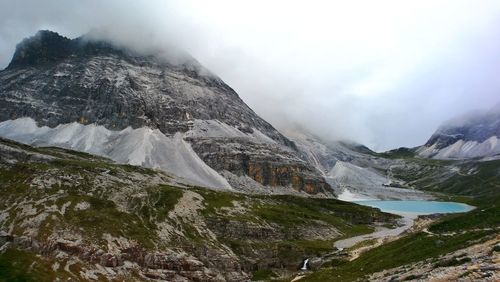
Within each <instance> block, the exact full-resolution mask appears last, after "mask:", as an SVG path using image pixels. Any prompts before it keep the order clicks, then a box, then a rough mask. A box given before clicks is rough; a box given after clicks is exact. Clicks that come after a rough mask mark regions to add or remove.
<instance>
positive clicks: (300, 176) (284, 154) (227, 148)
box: [188, 138, 331, 194]
mask: <svg viewBox="0 0 500 282" xmlns="http://www.w3.org/2000/svg"><path fill="white" fill-rule="evenodd" d="M188 140H189V141H190V142H191V144H192V147H193V149H194V150H195V151H196V152H197V153H198V155H199V156H200V157H201V158H202V160H203V161H204V162H205V163H207V164H208V165H209V166H211V167H212V168H214V169H215V170H218V171H224V170H227V171H230V172H232V173H234V174H236V175H238V176H242V175H248V176H250V177H251V178H252V179H253V180H255V181H256V182H258V183H260V184H262V185H265V186H272V187H273V186H274V187H276V186H278V187H292V188H293V189H295V190H297V191H302V192H306V193H309V194H317V193H326V194H330V193H331V188H330V186H329V185H328V184H327V183H326V181H325V179H324V178H323V177H321V176H320V175H319V174H318V171H317V170H316V169H314V168H313V167H311V165H310V164H309V163H307V162H306V161H304V160H302V159H300V158H299V157H297V155H296V154H295V153H294V151H292V150H291V149H285V148H283V147H281V146H279V145H277V144H268V143H252V142H248V141H244V140H241V139H230V138H224V139H223V138H210V139H207V138H203V139H202V138H199V139H188Z"/></svg>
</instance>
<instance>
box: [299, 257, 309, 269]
mask: <svg viewBox="0 0 500 282" xmlns="http://www.w3.org/2000/svg"><path fill="white" fill-rule="evenodd" d="M308 262H309V259H306V260H304V264H303V265H302V268H301V269H300V270H307V263H308Z"/></svg>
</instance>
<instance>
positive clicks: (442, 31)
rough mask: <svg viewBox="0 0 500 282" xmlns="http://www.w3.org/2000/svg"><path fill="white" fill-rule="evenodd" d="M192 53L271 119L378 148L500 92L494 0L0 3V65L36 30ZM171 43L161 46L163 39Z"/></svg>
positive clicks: (422, 136)
mask: <svg viewBox="0 0 500 282" xmlns="http://www.w3.org/2000/svg"><path fill="white" fill-rule="evenodd" d="M92 28H99V29H105V30H108V31H109V32H110V34H111V35H112V37H113V38H112V39H113V40H114V41H119V42H120V43H125V44H134V45H144V46H146V47H150V46H155V47H157V46H167V45H168V44H174V45H177V46H178V47H180V48H182V49H184V50H186V51H188V52H189V53H191V54H192V55H193V56H194V57H195V58H197V59H198V60H199V61H200V62H201V63H202V64H203V65H205V66H206V67H207V68H209V69H211V70H212V71H213V72H214V73H216V74H217V75H219V76H220V77H221V78H222V79H224V80H225V81H226V82H227V83H228V84H229V85H230V86H231V87H233V88H234V89H235V90H236V91H237V92H238V93H239V94H240V96H241V97H242V98H243V100H244V101H245V102H247V103H248V104H249V106H250V107H252V108H253V109H254V110H255V111H256V112H257V113H258V114H260V115H261V116H262V117H264V118H265V119H267V120H268V121H270V122H271V123H272V124H273V125H275V126H276V127H278V128H283V127H290V126H292V125H294V124H297V125H299V126H302V127H305V128H308V129H309V130H311V131H312V132H313V133H315V134H318V135H320V136H322V137H325V138H329V139H352V140H355V141H358V142H360V143H363V144H366V145H368V146H370V147H372V148H374V149H376V150H385V149H390V148H395V147H399V146H416V145H420V144H423V143H424V142H425V141H426V140H427V139H428V138H429V137H430V135H431V134H432V132H433V131H434V130H435V129H436V128H437V127H438V126H439V124H440V123H441V122H443V121H445V120H447V119H449V118H451V117H453V116H455V115H457V114H463V113H464V112H467V111H470V110H474V109H478V108H480V109H481V108H489V107H491V106H493V105H494V104H496V103H498V102H499V101H500V79H499V76H500V1H493V0H492V1H486V0H483V1H477V0H476V1H462V0H450V1H439V0H434V1H401V0H399V1H235V0H233V1H230V0H225V1H201V0H199V1H194V0H183V1H127V0H114V1H98V0H93V1H63V0H60V1H56V0H47V1H35V0H32V1H20V0H15V1H14V0H9V1H5V0H2V1H1V2H0V67H5V66H6V65H7V64H8V62H9V61H10V58H11V56H12V54H13V51H14V49H15V44H16V43H18V42H19V41H20V40H21V39H22V38H24V37H27V36H30V35H32V34H34V33H35V32H36V31H37V30H39V29H51V30H54V31H57V32H59V33H61V34H63V35H66V36H69V37H77V36H79V35H81V34H83V33H86V32H88V31H89V30H90V29H92ZM165 48H167V47H165Z"/></svg>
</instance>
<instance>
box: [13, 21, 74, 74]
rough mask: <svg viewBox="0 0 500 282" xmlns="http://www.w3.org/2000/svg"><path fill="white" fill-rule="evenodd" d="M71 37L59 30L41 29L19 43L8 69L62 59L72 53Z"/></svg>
mask: <svg viewBox="0 0 500 282" xmlns="http://www.w3.org/2000/svg"><path fill="white" fill-rule="evenodd" d="M71 49H72V46H71V39H69V38H67V37H64V36H61V35H59V34H58V33H57V32H53V31H49V30H40V31H38V32H37V33H36V34H35V35H34V36H32V37H29V38H25V39H24V40H23V41H22V42H21V43H19V44H17V46H16V51H15V53H14V57H13V58H12V61H11V62H10V64H9V66H8V67H7V68H8V69H12V68H16V67H25V66H33V65H37V64H43V63H49V62H54V61H57V60H60V59H61V58H64V57H66V56H68V55H69V54H70V53H71Z"/></svg>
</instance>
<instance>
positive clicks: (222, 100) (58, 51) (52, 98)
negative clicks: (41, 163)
mask: <svg viewBox="0 0 500 282" xmlns="http://www.w3.org/2000/svg"><path fill="white" fill-rule="evenodd" d="M0 108H1V109H2V111H0V122H1V121H5V120H9V119H16V118H21V117H30V118H33V119H34V120H35V121H36V122H37V123H38V125H39V126H44V125H46V126H49V127H55V126H57V125H59V124H65V123H71V122H75V121H77V122H79V123H82V124H91V123H95V124H97V125H103V126H105V127H106V128H108V129H110V130H121V129H124V128H126V127H129V126H131V127H132V128H139V127H144V126H147V127H150V128H153V129H159V130H160V131H161V132H162V133H164V134H165V135H167V136H168V135H172V134H174V133H176V132H182V133H185V132H187V131H189V130H190V129H191V128H192V127H193V124H194V122H195V121H196V120H217V121H220V122H222V123H224V124H226V125H229V126H230V127H232V128H234V129H237V130H239V131H240V132H243V133H246V134H253V133H254V131H255V130H258V131H259V134H260V133H262V134H264V135H265V136H267V137H268V138H269V139H270V140H272V141H273V142H268V143H274V144H267V145H266V144H258V143H257V142H256V141H255V140H244V139H240V140H237V141H235V140H230V141H227V142H226V141H225V140H220V138H219V139H217V138H202V137H203V136H194V137H192V136H190V137H189V139H190V141H191V142H192V143H193V144H194V148H195V150H196V152H197V153H198V154H199V155H200V156H202V159H204V160H205V161H206V162H207V163H208V164H209V165H210V166H212V167H213V168H215V169H216V170H217V169H218V168H216V167H218V166H219V164H218V163H215V162H213V161H211V160H213V159H218V160H220V159H224V160H226V161H227V162H231V163H232V165H231V166H229V167H228V166H224V167H223V169H225V170H228V171H231V172H235V174H237V175H241V174H247V175H250V172H249V171H248V169H247V168H246V161H245V160H246V159H255V158H258V159H259V163H261V164H270V163H277V162H280V161H284V160H286V162H284V164H282V165H281V166H291V167H294V170H295V171H296V172H295V173H293V174H289V175H288V176H287V175H284V176H283V177H290V179H288V180H286V179H284V180H283V181H279V182H276V181H270V180H266V177H265V176H264V177H261V178H257V177H252V178H253V179H254V180H256V181H257V182H259V183H262V184H265V185H275V184H276V185H280V186H292V187H294V188H295V189H298V190H304V191H307V192H309V193H317V192H328V190H329V186H328V184H326V182H325V181H324V179H323V178H322V177H321V175H320V173H319V172H318V171H317V170H316V169H315V168H314V167H312V166H310V165H309V164H307V163H306V162H304V161H302V160H301V159H300V158H299V157H298V156H297V152H296V148H295V145H294V143H293V142H291V141H289V140H288V139H287V138H286V137H284V136H283V135H281V134H280V133H279V132H278V131H277V130H276V129H274V128H273V127H272V126H271V125H270V124H269V123H267V122H266V121H265V120H263V119H262V118H260V117H259V116H257V115H256V114H255V113H254V112H253V111H252V110H251V109H250V108H249V107H248V106H247V105H246V104H245V103H244V102H243V101H242V100H241V99H240V97H239V96H238V95H237V93H236V92H235V91H234V90H233V89H231V88H230V87H229V86H228V85H226V84H225V83H224V82H223V81H222V80H221V79H220V78H218V77H216V76H215V75H213V74H211V73H210V72H209V71H208V70H206V69H205V68H203V67H202V66H201V65H200V64H199V63H198V62H196V60H194V59H192V58H189V59H186V60H184V62H183V63H176V64H173V63H170V62H168V61H167V60H165V59H163V58H162V57H161V56H160V55H148V56H145V55H140V54H137V53H134V52H133V51H129V50H123V49H118V48H115V47H113V46H112V45H110V44H108V43H105V42H94V41H88V40H86V39H85V38H77V39H68V38H65V37H62V36H60V35H58V34H57V33H54V32H50V31H40V32H39V33H37V35H35V36H34V37H32V38H29V39H25V40H24V41H23V42H21V43H20V44H18V46H17V49H16V52H15V54H14V57H13V59H12V62H11V63H10V64H9V66H8V67H7V68H6V69H5V70H3V71H0ZM201 140H202V141H201ZM199 143H203V144H204V145H203V146H201V145H197V144H199ZM207 143H212V145H211V146H207V145H206V144H207ZM224 143H230V144H233V145H234V144H236V146H237V147H239V148H241V150H240V152H239V153H238V158H236V159H231V160H230V159H228V158H232V157H234V156H233V155H232V154H227V153H225V151H227V150H225V149H223V148H222V147H223V145H222V144H224ZM233 145H231V146H233ZM215 147H220V149H217V150H218V151H206V150H207V149H209V150H213V149H215ZM283 152H285V153H283ZM208 155H215V156H216V157H213V156H212V157H207V156H208ZM283 155H286V157H282V156H283ZM291 177H295V178H298V179H299V180H300V181H297V179H294V180H293V181H292V178H291ZM292 182H294V183H297V182H302V183H304V184H303V185H289V184H290V183H292ZM306 184H307V185H313V186H314V187H312V188H311V187H308V188H305V187H306Z"/></svg>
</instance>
